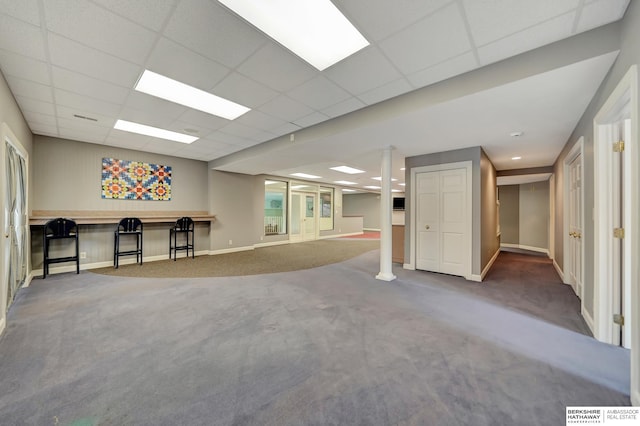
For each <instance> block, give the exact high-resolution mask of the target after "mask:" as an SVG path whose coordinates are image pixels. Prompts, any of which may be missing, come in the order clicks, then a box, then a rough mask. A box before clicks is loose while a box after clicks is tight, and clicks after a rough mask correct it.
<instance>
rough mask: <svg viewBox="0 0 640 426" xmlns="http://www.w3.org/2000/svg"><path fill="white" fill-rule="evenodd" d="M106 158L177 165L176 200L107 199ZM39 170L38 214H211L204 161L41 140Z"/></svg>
mask: <svg viewBox="0 0 640 426" xmlns="http://www.w3.org/2000/svg"><path fill="white" fill-rule="evenodd" d="M105 157H108V158H117V159H120V160H135V161H144V162H147V163H153V164H163V165H167V166H171V168H172V170H171V174H172V181H171V200H170V201H142V200H108V199H103V198H101V171H102V158H105ZM33 169H34V171H33V189H34V200H33V204H32V207H33V209H34V210H141V211H145V210H156V211H180V210H182V211H185V210H193V211H196V210H198V211H208V210H209V201H208V200H209V198H208V179H207V177H208V175H207V163H206V162H204V161H197V160H189V159H185V158H177V157H170V156H167V155H160V154H152V153H147V152H142V151H134V150H129V149H123V148H115V147H109V146H105V145H97V144H91V143H83V142H77V141H71V140H67V139H58V138H52V137H48V136H36V137H35V138H34V155H33ZM214 214H215V213H214Z"/></svg>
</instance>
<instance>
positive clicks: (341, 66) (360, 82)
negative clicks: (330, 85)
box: [324, 46, 401, 95]
mask: <svg viewBox="0 0 640 426" xmlns="http://www.w3.org/2000/svg"><path fill="white" fill-rule="evenodd" d="M324 75H326V76H327V77H328V78H330V79H331V80H333V81H334V82H336V83H337V84H338V85H339V86H341V87H342V88H344V89H345V90H347V91H349V92H350V93H352V94H354V95H357V94H360V93H364V92H366V91H369V90H372V89H375V88H376V87H380V86H383V85H385V84H387V83H389V82H391V81H394V80H397V79H398V78H400V77H401V75H400V73H399V72H398V70H397V69H396V68H395V67H394V66H393V65H392V64H391V63H390V62H389V61H388V60H387V58H386V57H385V56H384V55H383V54H382V53H381V52H380V50H378V48H377V47H374V46H369V47H367V48H365V49H362V50H361V51H359V52H357V53H356V54H354V55H351V56H350V57H348V58H347V59H344V60H343V61H340V62H338V63H337V64H336V65H334V66H332V67H331V68H329V69H327V70H325V71H324Z"/></svg>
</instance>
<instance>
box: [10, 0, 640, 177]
mask: <svg viewBox="0 0 640 426" xmlns="http://www.w3.org/2000/svg"><path fill="white" fill-rule="evenodd" d="M334 4H335V5H336V6H337V7H338V8H339V9H340V10H341V11H342V12H343V13H344V14H345V15H346V17H347V18H348V19H349V20H350V21H351V22H352V23H353V24H354V25H355V26H356V27H357V28H358V29H359V30H360V32H361V33H362V34H363V35H364V36H365V37H366V38H367V40H368V41H369V42H370V43H371V44H370V45H369V46H368V47H366V48H364V49H363V50H361V51H359V52H357V53H356V54H354V55H353V56H351V57H349V58H347V59H345V60H343V61H341V62H339V63H337V64H335V65H333V66H332V67H330V68H328V69H326V70H324V71H322V72H321V71H318V70H316V69H315V68H313V67H312V66H311V65H309V64H307V63H306V62H304V61H303V60H301V59H300V58H298V57H297V56H295V55H293V54H292V53H290V52H289V51H288V50H286V49H285V48H283V47H282V46H281V45H279V44H278V43H276V42H274V41H273V40H271V39H270V38H269V37H267V36H265V35H264V34H263V33H262V32H260V31H259V30H257V29H255V28H254V27H253V26H251V25H250V24H248V23H247V22H246V21H244V20H243V19H242V18H240V17H238V16H236V15H235V14H234V13H233V12H231V11H230V10H228V9H226V8H225V7H224V6H222V5H221V4H220V3H219V2H218V1H215V0H135V1H127V0H56V1H48V0H0V70H1V71H2V73H3V75H4V77H5V78H6V80H7V82H8V84H9V87H10V89H11V91H12V92H13V94H14V96H15V98H16V100H17V102H18V104H19V106H20V108H21V110H22V112H23V114H24V116H25V118H26V120H27V122H28V124H29V126H30V128H31V130H32V132H33V133H34V134H38V135H48V136H55V137H60V138H67V139H72V140H79V141H84V142H90V143H96V144H104V145H109V146H115V147H123V148H129V149H135V150H143V151H148V152H153V153H160V154H167V155H173V156H178V157H185V158H192V159H198V160H203V161H212V160H214V161H212V163H211V164H212V165H213V166H216V165H217V167H218V168H219V169H222V170H229V171H237V172H243V173H272V174H279V175H288V174H289V173H293V172H306V173H311V174H316V175H319V176H322V177H323V179H322V180H323V181H325V182H332V181H334V180H340V179H346V180H354V179H355V178H354V177H351V176H348V175H343V174H339V173H337V172H331V171H329V170H328V167H332V166H336V165H340V164H342V163H345V164H347V165H350V166H354V167H359V168H363V169H365V170H366V173H365V174H362V175H356V176H357V183H358V185H356V186H360V187H361V186H364V185H371V184H372V183H375V181H372V180H371V177H373V176H378V175H379V172H378V170H379V158H380V154H379V150H380V149H381V147H382V146H384V145H385V144H387V145H393V146H394V147H395V151H394V175H395V176H396V177H397V178H398V179H399V182H400V181H402V179H403V172H401V171H400V167H401V165H402V163H403V159H404V157H405V156H409V155H418V154H421V153H427V152H436V151H437V150H440V151H444V150H448V149H453V148H463V147H467V146H477V145H481V146H483V147H484V148H485V150H486V152H487V153H488V155H489V156H490V158H491V159H492V161H493V162H494V164H495V165H496V167H497V168H498V169H508V168H519V167H534V166H548V165H550V164H552V163H553V161H554V160H555V157H556V156H557V154H558V153H559V152H560V150H561V148H562V146H563V145H564V143H565V142H566V140H567V137H568V136H569V135H570V133H571V130H573V128H574V127H575V125H576V123H577V121H578V119H579V118H580V116H581V115H582V113H583V112H584V109H585V108H586V106H587V105H588V103H589V101H590V99H591V96H593V94H594V93H595V91H596V89H597V87H598V86H599V84H600V82H601V81H602V79H603V78H604V76H605V75H606V72H607V71H608V69H609V67H610V66H611V64H612V63H613V61H614V60H615V52H613V53H607V54H601V55H598V56H597V57H593V58H585V60H583V61H580V62H578V63H575V64H570V65H566V66H563V67H558V69H554V70H546V71H545V72H541V73H540V74H538V75H531V76H527V77H526V78H523V79H521V80H518V81H513V82H509V83H508V84H504V85H499V86H497V87H492V88H490V89H487V90H484V91H479V92H477V93H473V94H464V93H463V94H461V95H460V96H459V97H452V98H450V99H447V101H446V102H442V103H441V104H436V105H430V106H429V107H428V108H427V107H425V106H424V105H417V106H416V107H415V108H414V109H409V108H403V109H402V111H401V112H398V113H395V114H392V115H393V116H392V117H390V118H389V119H385V120H381V122H374V121H366V120H365V122H363V123H362V124H359V123H358V122H356V121H355V120H354V121H353V122H352V123H349V124H345V123H347V121H348V120H349V116H347V117H346V118H345V117H342V116H345V115H346V114H350V113H353V112H356V111H366V110H367V109H369V110H372V111H373V109H374V108H378V109H379V110H381V108H382V107H381V106H380V105H384V104H380V103H381V102H398V101H397V99H400V98H397V97H398V96H401V95H404V94H409V93H411V92H415V91H416V90H419V89H421V88H424V87H426V86H429V85H433V84H434V83H438V82H442V81H445V80H447V79H450V78H452V77H455V76H458V75H461V74H464V73H468V72H470V71H474V70H479V69H481V68H483V67H485V66H487V65H489V64H493V63H496V62H498V61H501V60H504V59H506V58H510V57H513V56H515V55H519V54H522V53H523V52H527V51H531V50H533V49H536V48H539V47H541V46H545V45H548V44H550V43H553V42H556V41H559V40H563V39H566V38H569V37H572V36H575V35H577V34H580V33H584V32H587V31H590V30H593V29H594V28H597V27H600V26H603V25H606V24H609V23H612V22H615V21H617V20H619V19H621V18H622V17H623V16H624V13H625V10H626V8H627V6H628V4H629V0H537V1H530V0H420V1H418V0H397V1H383V0H334ZM605 53H606V52H605ZM145 69H150V70H152V71H154V72H157V73H160V74H163V75H166V76H168V77H171V78H173V79H176V80H179V81H182V82H184V83H187V84H190V85H192V86H195V87H197V88H200V89H202V90H206V91H209V92H212V93H214V94H216V95H219V96H222V97H225V98H227V99H230V100H233V101H235V102H238V103H240V104H243V105H246V106H248V107H250V108H252V110H251V111H250V112H248V113H246V114H244V115H243V116H241V117H240V118H238V119H236V120H234V121H228V120H225V119H222V118H218V117H215V116H212V115H209V114H206V113H203V112H199V111H195V110H191V109H189V108H186V107H183V106H180V105H177V104H173V103H171V102H168V101H164V100H161V99H158V98H154V97H151V96H149V95H145V94H143V93H139V92H136V91H134V90H133V87H134V85H135V83H136V81H137V80H138V78H139V77H140V75H141V74H142V72H143V71H144V70H145ZM392 98H395V99H392ZM392 107H393V105H391V107H390V108H392ZM82 117H85V118H82ZM87 118H89V119H87ZM117 119H123V120H128V121H134V122H139V123H143V124H146V125H151V126H156V127H162V128H165V129H168V130H173V131H177V132H182V133H189V134H193V135H196V136H198V137H199V138H200V139H199V140H197V141H196V142H194V143H192V144H190V145H185V144H181V143H174V142H169V141H165V140H160V139H155V138H151V137H145V136H137V135H133V134H130V133H126V132H123V131H119V130H114V129H113V125H114V123H115V122H116V120H117ZM336 120H339V121H336ZM334 122H335V123H336V125H337V128H339V129H341V130H340V131H336V132H325V133H324V134H323V136H322V137H319V138H317V140H316V141H314V142H313V143H311V142H310V143H307V144H300V145H296V144H291V146H288V147H282V146H281V147H279V148H278V150H275V151H271V150H270V149H268V147H269V145H265V149H263V150H260V151H257V150H256V148H252V147H255V146H256V145H258V144H262V143H264V142H268V141H271V142H273V141H274V140H275V139H277V138H279V137H282V136H286V137H289V135H291V134H294V135H296V134H299V133H300V132H302V131H304V130H305V129H307V128H309V127H311V126H314V125H318V124H319V123H325V124H324V125H325V126H326V125H327V123H334ZM316 127H317V126H316ZM512 131H523V132H524V134H523V139H521V140H520V141H518V144H515V145H514V142H513V140H512V139H510V138H509V137H508V134H509V133H510V132H512ZM331 133H333V134H331ZM425 134H429V135H430V136H431V138H432V140H435V141H436V142H432V144H431V145H429V144H428V143H425V142H424V140H423V139H424V135H425ZM527 138H528V139H527ZM294 139H295V137H294ZM248 148H252V149H253V151H251V150H248V151H246V152H247V153H248V155H247V156H246V158H244V159H241V157H242V154H241V152H244V150H247V149H248ZM516 148H518V149H516ZM255 152H259V155H256V154H255ZM329 152H331V154H329ZM239 153H240V154H239ZM230 154H234V155H233V156H230ZM512 155H521V156H522V157H523V160H522V161H521V163H519V164H518V165H517V166H514V164H513V163H512V162H511V160H510V158H511V156H512ZM227 158H229V159H230V160H229V161H226V160H225V159H227ZM239 159H241V160H239Z"/></svg>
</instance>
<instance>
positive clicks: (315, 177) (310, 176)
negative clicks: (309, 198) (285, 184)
mask: <svg viewBox="0 0 640 426" xmlns="http://www.w3.org/2000/svg"><path fill="white" fill-rule="evenodd" d="M291 176H295V177H299V178H304V179H320V178H321V177H322V176H316V175H309V174H307V173H291Z"/></svg>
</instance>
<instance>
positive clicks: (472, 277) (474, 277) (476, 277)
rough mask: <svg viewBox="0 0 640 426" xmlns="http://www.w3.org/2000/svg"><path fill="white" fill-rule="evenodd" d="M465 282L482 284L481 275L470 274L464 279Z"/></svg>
mask: <svg viewBox="0 0 640 426" xmlns="http://www.w3.org/2000/svg"><path fill="white" fill-rule="evenodd" d="M464 279H465V280H467V281H474V282H477V283H481V282H482V275H478V274H471V275H469V276H468V277H464Z"/></svg>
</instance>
